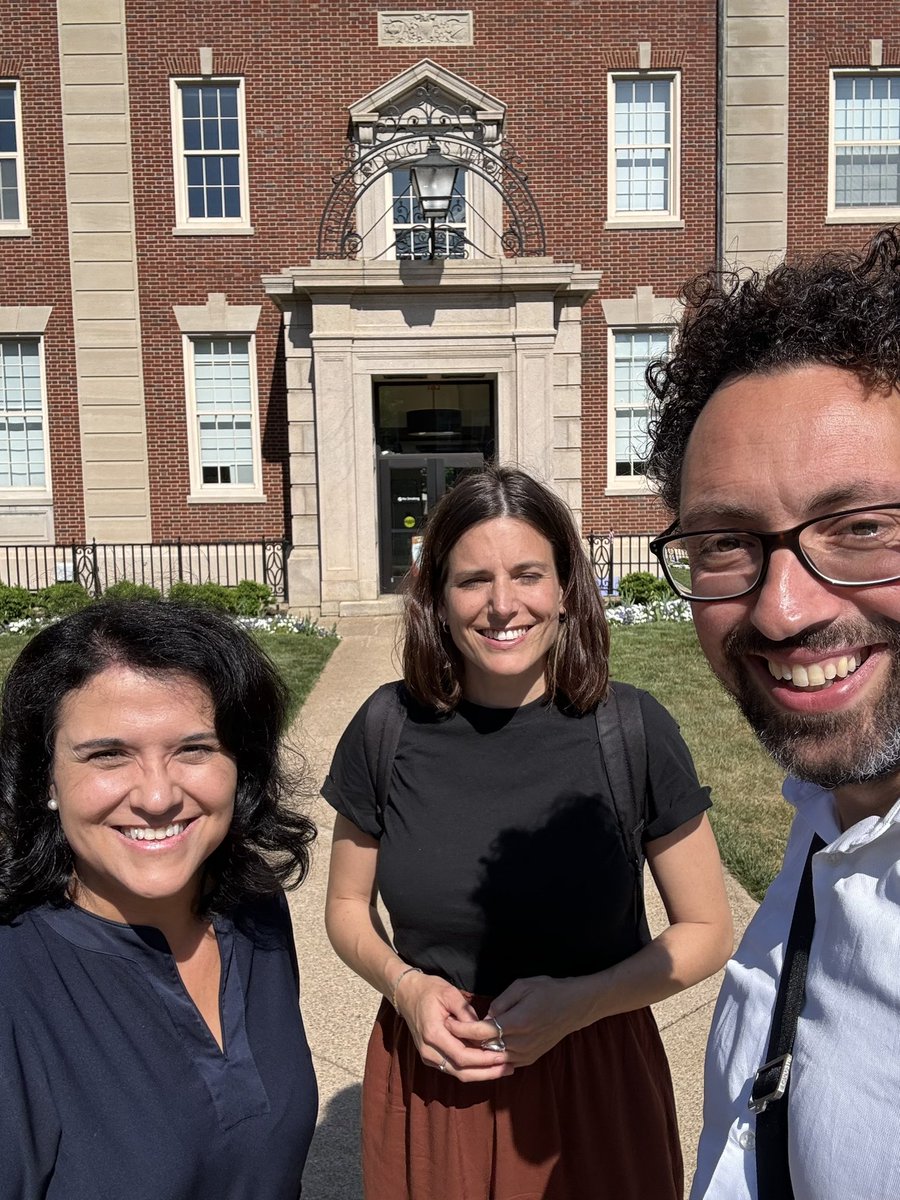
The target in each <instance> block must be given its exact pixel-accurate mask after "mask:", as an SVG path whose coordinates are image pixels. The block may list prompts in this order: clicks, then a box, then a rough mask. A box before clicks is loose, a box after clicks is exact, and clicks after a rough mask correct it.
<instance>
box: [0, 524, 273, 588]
mask: <svg viewBox="0 0 900 1200" xmlns="http://www.w3.org/2000/svg"><path fill="white" fill-rule="evenodd" d="M290 549H291V545H290V542H288V541H286V540H285V539H282V538H272V539H265V538H264V539H263V540H262V541H257V542H183V541H181V540H180V539H176V540H174V541H166V542H134V543H115V544H113V543H108V542H97V541H91V542H71V543H69V544H67V545H54V546H0V583H5V584H7V585H12V586H16V587H23V588H27V590H28V591H30V592H37V591H40V589H41V588H44V587H48V586H49V585H50V584H51V583H60V582H63V581H74V582H76V583H80V584H81V585H82V586H83V587H84V588H86V589H87V591H89V592H90V593H91V595H93V596H100V595H102V594H103V592H104V591H105V590H106V589H107V588H108V587H109V586H110V585H111V584H113V583H119V582H120V581H122V580H124V579H127V580H130V581H131V582H132V583H147V584H150V585H151V586H152V587H155V588H157V589H158V590H159V591H160V592H162V594H163V595H165V594H166V592H168V590H169V588H170V587H171V586H172V584H173V583H221V584H224V585H225V586H226V587H230V586H233V585H234V584H236V583H240V581H241V580H242V579H253V580H255V581H256V582H257V583H265V584H267V585H268V587H270V588H271V589H272V594H273V596H274V598H275V600H277V601H279V602H281V603H285V604H286V603H287V602H288V600H289V596H288V576H287V560H288V555H289V554H290Z"/></svg>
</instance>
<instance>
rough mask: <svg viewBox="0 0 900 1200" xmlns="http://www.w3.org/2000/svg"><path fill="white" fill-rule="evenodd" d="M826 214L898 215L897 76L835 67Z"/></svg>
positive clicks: (846, 216) (859, 216)
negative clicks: (846, 70)
mask: <svg viewBox="0 0 900 1200" xmlns="http://www.w3.org/2000/svg"><path fill="white" fill-rule="evenodd" d="M831 112H832V119H831V135H832V138H831V140H832V151H831V163H830V167H831V169H830V172H829V175H830V185H831V186H830V188H829V193H830V197H829V199H830V203H829V214H830V215H831V216H832V217H833V218H836V219H838V220H840V219H844V220H854V219H855V220H862V221H872V222H877V221H880V220H882V219H883V218H884V217H888V216H889V217H891V218H896V217H897V216H900V74H883V73H881V72H878V73H854V74H848V73H846V72H840V71H834V72H832V84H831Z"/></svg>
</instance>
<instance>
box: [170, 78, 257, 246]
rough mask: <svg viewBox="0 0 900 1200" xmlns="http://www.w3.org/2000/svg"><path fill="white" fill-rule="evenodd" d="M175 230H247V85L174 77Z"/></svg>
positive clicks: (229, 80)
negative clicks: (245, 103)
mask: <svg viewBox="0 0 900 1200" xmlns="http://www.w3.org/2000/svg"><path fill="white" fill-rule="evenodd" d="M172 114H173V124H174V129H173V133H174V153H175V214H176V229H190V230H191V231H193V232H206V233H212V232H226V233H227V232H235V231H240V230H249V225H250V219H249V199H248V187H247V150H246V141H247V138H246V122H245V119H244V85H243V81H242V80H240V79H227V80H203V81H200V82H194V81H188V80H173V81H172Z"/></svg>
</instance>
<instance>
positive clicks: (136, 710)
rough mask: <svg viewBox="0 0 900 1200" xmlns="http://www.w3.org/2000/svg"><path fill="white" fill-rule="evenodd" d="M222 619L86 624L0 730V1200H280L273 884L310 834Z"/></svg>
mask: <svg viewBox="0 0 900 1200" xmlns="http://www.w3.org/2000/svg"><path fill="white" fill-rule="evenodd" d="M285 718H286V689H285V686H284V684H283V683H282V681H281V679H280V677H279V675H278V674H277V672H276V671H275V668H274V667H273V666H272V664H271V663H270V662H269V660H268V659H267V658H266V656H265V655H264V654H263V653H262V651H261V650H260V649H259V648H258V647H257V646H256V644H255V643H254V642H253V640H252V638H251V637H250V636H249V635H248V634H246V633H245V632H244V631H243V630H241V629H240V628H239V627H238V626H236V625H235V623H234V622H233V621H231V620H230V619H229V618H227V617H224V616H222V615H220V614H217V613H214V612H212V611H210V610H208V609H201V608H194V607H192V606H188V605H182V604H176V603H153V602H142V601H126V602H121V603H100V604H96V605H91V606H90V607H88V608H86V609H84V610H83V611H81V612H79V613H76V614H75V615H73V616H70V617H67V618H66V619H64V620H62V621H60V622H59V623H58V624H54V625H51V626H49V627H48V628H46V629H44V630H43V631H41V632H40V633H39V634H38V635H37V636H36V637H35V638H33V639H32V640H31V641H30V642H29V643H28V644H27V645H26V646H25V648H24V649H23V650H22V652H21V654H20V655H19V657H18V659H17V660H16V662H15V663H14V664H13V666H12V668H11V670H10V672H9V675H8V677H7V679H6V682H5V685H4V689H3V699H2V716H0V720H2V723H0V1093H2V1097H3V1099H2V1103H0V1162H2V1164H3V1165H2V1169H0V1197H2V1200H38V1198H40V1200H57V1198H58V1200H89V1198H90V1200H96V1198H97V1197H101V1196H103V1197H107V1196H108V1197H110V1198H112V1197H116V1198H119V1197H125V1196H127V1197H128V1198H129V1200H160V1198H161V1197H165V1198H166V1200H221V1198H222V1197H224V1196H228V1197H230V1198H233V1200H296V1198H297V1197H298V1196H299V1194H300V1180H301V1174H302V1171H303V1164H304V1161H305V1158H306V1152H307V1149H308V1146H309V1142H310V1139H311V1137H312V1131H313V1127H314V1124H315V1115H316V1105H317V1098H316V1085H315V1077H314V1075H313V1070H312V1064H311V1061H310V1054H309V1048H308V1046H307V1042H306V1036H305V1034H304V1030H303V1023H302V1020H301V1017H300V1012H299V1007H298V1003H297V995H298V972H297V962H296V957H295V953H294V944H293V937H292V932H291V923H290V917H289V914H288V911H287V904H286V902H285V899H284V893H283V890H282V889H283V887H285V886H295V885H296V884H298V883H300V882H301V880H302V879H303V877H304V875H305V874H306V871H307V867H308V861H309V844H310V842H311V841H312V839H313V837H314V836H315V830H314V827H313V826H312V824H311V823H310V822H309V821H308V820H307V818H306V817H304V816H301V815H299V814H298V813H296V812H294V811H292V809H291V807H290V800H291V795H292V790H293V789H292V783H291V779H290V776H289V774H288V772H287V771H286V769H285V766H284V764H283V762H282V758H281V747H280V743H281V737H282V734H283V732H284V728H285Z"/></svg>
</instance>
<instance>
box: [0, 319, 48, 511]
mask: <svg viewBox="0 0 900 1200" xmlns="http://www.w3.org/2000/svg"><path fill="white" fill-rule="evenodd" d="M0 341H4V342H36V343H37V350H38V371H39V381H40V389H41V434H42V436H43V441H44V482H43V484H36V485H32V486H25V487H3V486H0V503H7V504H11V503H15V502H18V503H20V504H21V503H22V502H23V501H28V502H29V503H50V501H51V499H52V495H53V491H52V483H51V478H50V469H51V464H50V437H49V429H48V407H47V373H46V369H45V365H44V339H43V337H42V336H41V335H40V334H33V333H24V334H18V333H10V334H7V333H2V332H0ZM5 411H6V410H5V409H3V408H0V415H4V414H5Z"/></svg>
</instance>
